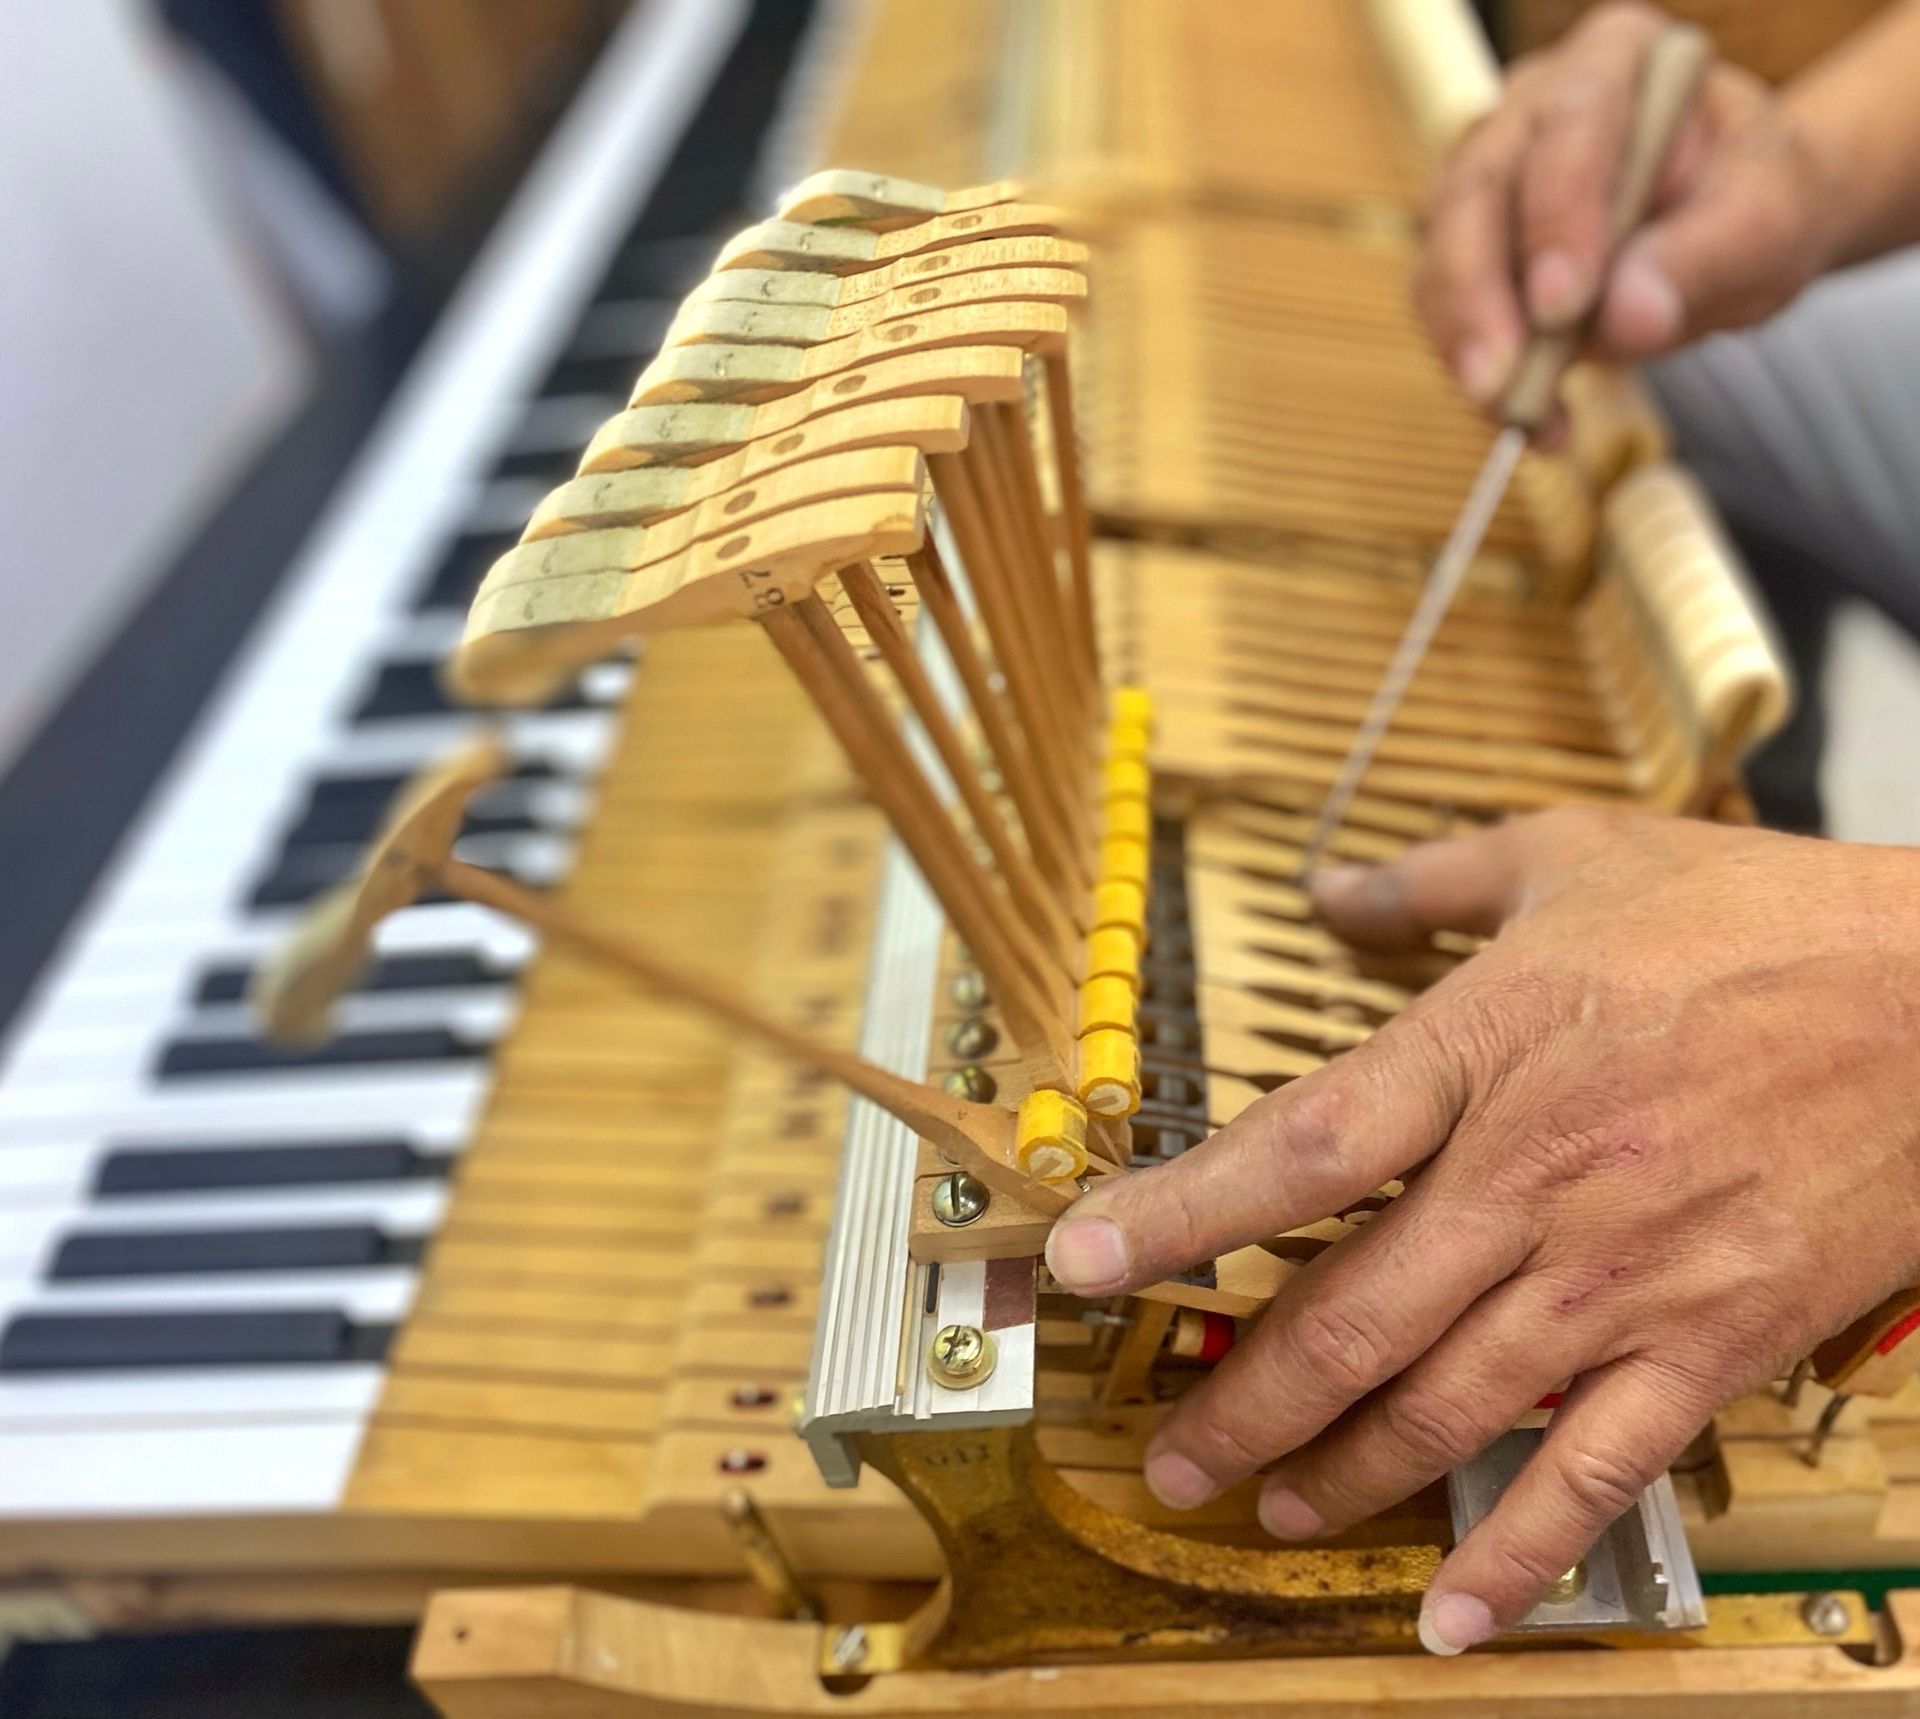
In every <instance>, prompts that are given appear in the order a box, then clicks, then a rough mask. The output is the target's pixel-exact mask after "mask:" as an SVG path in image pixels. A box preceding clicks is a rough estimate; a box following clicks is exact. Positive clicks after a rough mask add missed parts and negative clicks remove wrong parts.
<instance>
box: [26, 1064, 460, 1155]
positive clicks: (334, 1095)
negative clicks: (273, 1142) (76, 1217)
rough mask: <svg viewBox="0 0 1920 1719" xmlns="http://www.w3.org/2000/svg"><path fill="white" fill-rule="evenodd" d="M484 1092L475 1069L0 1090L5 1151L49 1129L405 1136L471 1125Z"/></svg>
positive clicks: (300, 1074)
mask: <svg viewBox="0 0 1920 1719" xmlns="http://www.w3.org/2000/svg"><path fill="white" fill-rule="evenodd" d="M486 1089H487V1072H486V1069H485V1068H484V1067H483V1066H481V1065H478V1064H472V1065H469V1064H458V1065H445V1066H443V1065H435V1066H433V1067H431V1068H420V1067H412V1066H409V1067H407V1068H404V1069H400V1068H391V1067H389V1068H383V1069H380V1070H378V1071H374V1072H368V1071H359V1072H355V1071H353V1070H334V1069H323V1070H318V1071H314V1072H304V1071H302V1072H297V1073H288V1074H281V1075H234V1076H228V1077H224V1078H209V1079H205V1080H195V1081H182V1082H180V1083H179V1084H178V1085H177V1086H173V1087H169V1088H167V1089H165V1090H143V1089H140V1088H137V1087H123V1088H120V1089H117V1090H108V1091H104V1092H103V1091H102V1090H100V1089H99V1088H97V1087H91V1086H89V1087H83V1088H80V1089H78V1090H76V1089H75V1088H73V1087H71V1086H67V1085H59V1086H33V1087H18V1088H16V1087H13V1086H11V1085H7V1086H0V1146H4V1145H5V1144H6V1143H7V1142H9V1141H12V1140H33V1139H36V1138H43V1137H44V1136H45V1134H46V1132H47V1129H48V1127H49V1126H50V1125H58V1126H60V1127H62V1128H63V1129H65V1128H81V1129H85V1130H87V1131H88V1132H93V1133H102V1134H104V1133H114V1134H128V1133H134V1132H140V1133H159V1132H163V1131H164V1132H170V1133H176V1134H177V1133H183V1132H187V1131H190V1130H199V1129H212V1128H219V1129H223V1130H228V1131H239V1130H243V1129H252V1128H258V1129H262V1130H267V1131H272V1130H276V1129H286V1130H289V1131H291V1130H294V1129H299V1130H302V1131H305V1130H310V1129H312V1127H313V1126H314V1124H315V1122H316V1120H318V1119H319V1118H322V1117H324V1118H325V1119H326V1122H327V1124H328V1126H329V1127H331V1128H335V1129H338V1130H339V1131H341V1132H342V1133H345V1132H348V1131H350V1130H357V1129H366V1128H378V1129H383V1130H385V1129H391V1130H393V1131H395V1132H398V1133H404V1132H405V1131H406V1130H407V1129H409V1128H411V1127H415V1126H418V1125H424V1124H430V1123H433V1122H442V1123H448V1124H452V1125H455V1126H459V1127H471V1126H472V1123H473V1119H474V1117H475V1116H476V1115H477V1113H478V1109H479V1106H480V1104H481V1102H482V1101H483V1100H484V1099H485V1097H486Z"/></svg>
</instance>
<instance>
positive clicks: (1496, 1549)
mask: <svg viewBox="0 0 1920 1719" xmlns="http://www.w3.org/2000/svg"><path fill="white" fill-rule="evenodd" d="M1578 1557H1579V1553H1578V1552H1575V1553H1573V1554H1572V1555H1571V1556H1563V1555H1560V1554H1559V1553H1557V1552H1556V1551H1555V1549H1554V1548H1553V1547H1551V1546H1542V1545H1537V1544H1535V1543H1534V1542H1532V1541H1530V1540H1524V1539H1514V1538H1513V1537H1512V1536H1511V1535H1508V1536H1504V1537H1502V1538H1501V1539H1498V1540H1496V1541H1495V1542H1494V1543H1493V1544H1492V1545H1490V1546H1488V1547H1487V1548H1486V1560H1487V1566H1488V1569H1487V1573H1488V1575H1489V1576H1490V1577H1491V1578H1492V1579H1493V1582H1494V1583H1495V1585H1496V1586H1497V1587H1498V1588H1499V1590H1500V1591H1502V1592H1504V1593H1513V1594H1524V1595H1526V1596H1527V1598H1528V1599H1529V1600H1531V1599H1533V1598H1535V1597H1536V1596H1537V1595H1538V1594H1539V1593H1540V1592H1541V1590H1542V1589H1544V1588H1546V1587H1547V1586H1548V1585H1549V1584H1550V1583H1552V1582H1556V1581H1558V1580H1559V1579H1560V1577H1561V1576H1563V1575H1564V1574H1566V1571H1567V1566H1568V1565H1569V1564H1572V1563H1574V1562H1575V1561H1576V1560H1577V1559H1578Z"/></svg>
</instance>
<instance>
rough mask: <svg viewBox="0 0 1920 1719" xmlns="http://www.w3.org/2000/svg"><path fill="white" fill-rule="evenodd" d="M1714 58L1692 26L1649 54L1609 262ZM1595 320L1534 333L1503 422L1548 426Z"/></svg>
mask: <svg viewBox="0 0 1920 1719" xmlns="http://www.w3.org/2000/svg"><path fill="white" fill-rule="evenodd" d="M1712 57H1713V44H1712V42H1710V41H1709V40H1708V38H1707V35H1706V32H1705V31H1703V30H1699V29H1696V28H1695V27H1694V26H1693V25H1691V24H1675V25H1673V26H1671V27H1670V28H1669V29H1668V30H1666V32H1665V33H1664V34H1662V35H1661V36H1660V38H1659V39H1658V40H1657V41H1656V42H1655V43H1654V44H1653V46H1652V47H1651V48H1650V49H1648V51H1647V63H1646V65H1645V67H1644V68H1643V69H1642V71H1641V74H1640V93H1639V97H1638V100H1637V102H1636V105H1635V108H1634V115H1633V130H1632V132H1631V134H1630V135H1629V137H1628V139H1627V155H1626V160H1625V161H1624V162H1622V164H1621V168H1620V179H1619V182H1618V184H1616V185H1615V187H1614V192H1613V211H1612V215H1611V218H1610V221H1609V225H1608V231H1607V253H1608V255H1609V257H1611V256H1612V254H1613V253H1614V252H1615V251H1617V250H1618V249H1619V248H1620V246H1621V245H1622V244H1624V243H1625V242H1626V240H1627V239H1629V238H1630V237H1631V236H1632V235H1633V233H1634V231H1635V229H1636V228H1638V227H1639V225H1640V224H1641V222H1643V221H1644V220H1645V219H1646V218H1647V211H1648V209H1649V207H1650V206H1651V204H1652V202H1653V190H1654V186H1655V185H1657V184H1658V183H1659V180H1660V170H1661V168H1662V167H1664V166H1665V165H1666V160H1667V156H1668V155H1669V154H1670V153H1671V152H1672V149H1673V140H1674V138H1675V137H1676V136H1677V135H1678V134H1679V131H1680V123H1681V121H1682V120H1684V119H1685V118H1686V116H1687V110H1688V108H1689V107H1691V106H1692V104H1693V92H1694V90H1695V89H1696V88H1697V87H1698V86H1699V83H1700V78H1701V75H1702V74H1703V73H1704V72H1705V71H1706V69H1707V63H1708V61H1709V60H1711V59H1712ZM1596 308H1597V302H1596ZM1592 319H1593V312H1592V311H1589V312H1588V313H1587V315H1586V316H1584V317H1582V318H1580V319H1579V320H1578V321H1577V322H1574V323H1572V324H1570V325H1569V326H1568V327H1566V328H1558V329H1539V330H1536V331H1535V333H1534V335H1533V338H1532V339H1531V340H1529V341H1528V342H1527V345H1526V348H1525V350H1524V351H1522V352H1521V354H1520V362H1519V363H1518V365H1516V366H1515V368H1514V373H1513V379H1512V381H1510V382H1509V383H1508V384H1507V391H1506V393H1505V394H1503V395H1502V396H1501V399H1500V408H1499V416H1500V421H1501V422H1502V423H1504V424H1509V425H1512V426H1515V427H1516V428H1519V429H1523V430H1526V431H1528V432H1532V431H1535V430H1538V429H1539V428H1540V427H1541V426H1542V425H1543V424H1544V423H1545V422H1546V421H1547V418H1548V416H1549V415H1550V414H1551V413H1552V411H1553V406H1554V402H1555V400H1556V399H1558V397H1559V393H1560V378H1561V377H1562V376H1563V375H1564V374H1565V373H1566V369H1567V366H1568V365H1569V364H1571V363H1572V362H1573V358H1574V355H1575V353H1577V352H1578V351H1579V350H1580V343H1581V342H1582V341H1583V340H1584V339H1585V338H1586V333H1587V328H1588V325H1589V324H1590V323H1591V321H1592Z"/></svg>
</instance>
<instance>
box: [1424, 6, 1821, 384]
mask: <svg viewBox="0 0 1920 1719" xmlns="http://www.w3.org/2000/svg"><path fill="white" fill-rule="evenodd" d="M1668 23H1669V20H1668V19H1666V18H1665V17H1664V16H1663V15H1662V14H1661V13H1659V12H1658V11H1656V10H1655V9H1654V8H1653V7H1651V6H1643V5H1635V4H1614V5H1608V6H1602V7H1598V8H1596V9H1595V10H1594V11H1592V12H1590V13H1588V14H1587V15H1586V16H1585V17H1584V18H1583V19H1582V20H1581V22H1580V23H1579V24H1578V25H1576V26H1575V28H1574V29H1572V30H1571V31H1570V32H1569V33H1568V34H1567V35H1566V37H1565V38H1563V39H1562V40H1561V41H1559V42H1556V43H1555V44H1554V45H1553V46H1551V47H1549V48H1547V49H1544V50H1542V51H1541V52H1539V53H1536V54H1530V55H1528V56H1527V57H1526V58H1524V59H1522V60H1521V61H1519V62H1518V63H1517V64H1516V66H1515V67H1514V70H1513V73H1512V75H1511V76H1510V78H1509V79H1508V82H1507V88H1506V93H1505V96H1504V98H1503V99H1502V101H1501V104H1500V106H1499V108H1498V109H1496V110H1495V112H1494V113H1493V114H1491V115H1490V116H1489V117H1488V118H1487V119H1486V120H1484V121H1483V122H1482V123H1481V124H1480V125H1478V126H1477V127H1476V128H1475V129H1474V130H1473V131H1472V132H1471V133H1469V135H1468V136H1467V137H1466V138H1465V139H1464V141H1463V142H1462V143H1461V144H1460V146H1459V147H1458V148H1457V149H1456V150H1455V152H1454V154H1453V156H1452V158H1451V159H1450V160H1449V162H1448V163H1447V166H1446V168H1445V170H1444V172H1443V173H1442V174H1441V176H1440V178H1439V180H1438V181H1437V183H1436V185H1435V188H1434V192H1433V196H1432V199H1431V201H1430V204H1429V206H1428V210H1427V222H1426V236H1425V241H1424V244H1423V247H1422V254H1421V261H1420V267H1419V271H1418V275H1417V277H1416V281H1415V289H1414V300H1415V304H1416V306H1417V308H1418V309H1419V312H1420V315H1421V318H1422V320H1423V321H1424V322H1425V323H1426V326H1427V330H1428V333H1429V334H1430V335H1431V336H1432V338H1433V341H1434V344H1435V346H1436V347H1437V349H1438V350H1439V352H1440V353H1441V355H1442V356H1443V357H1444V358H1445V359H1446V360H1447V362H1448V363H1449V364H1450V366H1451V367H1452V369H1453V371H1454V374H1455V375H1456V377H1457V378H1458V379H1459V382H1460V385H1461V387H1462V388H1463V389H1465V391H1466V392H1467V393H1468V394H1469V395H1470V396H1472V397H1473V398H1474V399H1476V400H1478V401H1479V402H1481V403H1482V404H1483V405H1485V404H1491V403H1492V402H1493V401H1494V400H1495V399H1496V398H1497V397H1498V395H1499V394H1500V392H1501V390H1502V388H1503V387H1504V385H1505V383H1506V381H1507V378H1508V375H1509V373H1510V372H1511V370H1512V367H1513V362H1514V359H1515V358H1516V356H1517V355H1518V353H1519V351H1520V348H1521V346H1522V344H1523V343H1524V341H1525V339H1526V335H1527V330H1528V328H1529V326H1530V324H1532V325H1537V326H1539V327H1542V328H1559V327H1564V326H1566V325H1568V324H1570V323H1572V322H1574V321H1576V320H1577V319H1579V318H1580V317H1582V316H1584V315H1586V314H1587V312H1588V311H1589V310H1591V309H1593V308H1594V307H1595V305H1596V304H1597V305H1598V315H1597V317H1596V319H1595V325H1594V331H1593V344H1594V347H1595V349H1596V350H1597V351H1598V352H1599V353H1601V354H1602V355H1604V356H1607V357H1611V358H1620V359H1638V358H1647V357H1651V356H1653V355H1654V354H1657V353H1662V352H1667V351H1670V350H1672V349H1673V348H1674V347H1676V346H1679V345H1682V344H1683V343H1685V342H1686V341H1689V340H1693V339H1696V338H1698V337H1699V336H1700V335H1702V334H1706V333H1708V332H1710V331H1712V330H1715V329H1724V328H1735V327H1740V326H1743V325H1745V324H1748V323H1753V322H1758V321H1760V320H1761V319H1762V318H1763V317H1766V316H1769V315H1771V314H1772V313H1773V312H1774V311H1776V310H1778V309H1779V308H1780V307H1781V306H1782V305H1784V304H1785V303H1787V301H1788V300H1789V299H1791V298H1793V297H1794V296H1795V295H1796V294H1797V293H1798V292H1799V291H1800V290H1801V288H1802V287H1804V286H1805V285H1806V284H1807V283H1808V282H1809V281H1811V280H1812V279H1813V278H1814V276H1815V275H1817V274H1819V273H1820V272H1822V271H1823V270H1824V269H1826V268H1828V267H1830V266H1832V264H1833V263H1834V262H1835V261H1836V260H1837V257H1836V248H1837V246H1838V245H1839V244H1840V242H1841V235H1840V233H1839V230H1838V215H1837V211H1838V209H1839V207H1840V202H1839V199H1838V198H1836V197H1835V196H1834V195H1833V181H1834V179H1835V178H1836V176H1837V173H1838V169H1837V168H1832V167H1829V166H1828V165H1827V164H1826V163H1825V161H1824V160H1823V159H1822V154H1821V150H1820V148H1819V147H1818V144H1817V143H1816V141H1815V139H1814V138H1813V137H1812V136H1811V135H1810V133H1809V130H1808V128H1807V127H1805V126H1803V125H1802V124H1800V123H1799V122H1798V121H1797V119H1796V116H1795V114H1794V111H1793V109H1792V106H1791V104H1790V103H1789V102H1788V101H1785V100H1783V99H1781V98H1779V97H1777V96H1775V95H1774V94H1773V92H1771V91H1770V90H1769V89H1768V88H1767V86H1766V85H1765V84H1763V83H1761V82H1760V80H1759V79H1757V78H1755V77H1753V76H1752V75H1751V74H1749V73H1747V72H1744V71H1742V70H1740V69H1739V68H1737V67H1735V66H1731V65H1728V64H1726V63H1725V62H1720V63H1717V64H1715V65H1714V66H1712V67H1711V69H1710V70H1709V71H1708V73H1707V75H1706V77H1705V78H1704V80H1703V81H1702V84H1701V87H1700V89H1699V92H1698V94H1697V95H1696V97H1695V100H1694V104H1693V108H1692V111H1691V113H1690V114H1689V116H1688V118H1687V120H1686V122H1685V124H1684V125H1683V127H1682V129H1681V132H1680V134H1679V137H1678V138H1677V139H1676V141H1675V144H1674V148H1673V152H1672V154H1671V155H1670V156H1669V158H1668V163H1667V168H1666V171H1665V173H1664V175H1663V176H1662V178H1661V181H1660V184H1659V187H1658V190H1657V192H1656V202H1655V209H1654V215H1653V218H1652V219H1651V220H1650V221H1649V222H1648V224H1647V225H1646V226H1645V227H1644V228H1643V229H1642V230H1641V231H1640V232H1639V234H1638V235H1637V236H1635V237H1634V238H1633V239H1631V240H1630V241H1629V242H1628V243H1627V244H1626V245H1625V246H1623V247H1622V249H1621V251H1620V254H1619V255H1618V256H1617V257H1616V258H1615V259H1614V260H1613V262H1612V266H1611V267H1610V268H1609V266H1608V259H1607V250H1608V245H1607V239H1608V230H1607V229H1608V219H1609V214H1608V211H1609V206H1610V204H1611V201H1612V196H1613V187H1614V182H1615V179H1616V178H1617V176H1618V172H1619V164H1620V161H1621V158H1622V156H1623V154H1624V152H1625V148H1626V138H1627V131H1628V127H1629V124H1630V121H1631V117H1632V113H1633V107H1634V101H1635V97H1636V92H1637V89H1638V84H1639V78H1640V72H1641V67H1642V66H1643V64H1644V62H1645V59H1646V55H1647V50H1648V48H1649V47H1650V46H1651V44H1652V43H1653V41H1654V40H1655V38H1656V37H1658V36H1659V34H1660V32H1661V31H1662V30H1663V29H1664V28H1666V27H1667V25H1668Z"/></svg>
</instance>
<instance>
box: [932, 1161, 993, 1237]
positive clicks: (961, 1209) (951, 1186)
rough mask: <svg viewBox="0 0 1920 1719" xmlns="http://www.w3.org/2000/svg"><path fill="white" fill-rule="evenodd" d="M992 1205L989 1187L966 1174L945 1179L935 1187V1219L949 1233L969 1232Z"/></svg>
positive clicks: (941, 1179) (962, 1171)
mask: <svg viewBox="0 0 1920 1719" xmlns="http://www.w3.org/2000/svg"><path fill="white" fill-rule="evenodd" d="M991 1202H992V1195H990V1194H989V1193H988V1192H987V1187H986V1184H985V1183H984V1182H982V1181H980V1180H979V1178H978V1177H975V1176H969V1175H968V1174H967V1173H966V1171H964V1170H956V1171H954V1173H953V1174H952V1175H951V1176H943V1177H941V1178H940V1180H939V1181H937V1182H935V1183H934V1185H933V1215H934V1217H935V1218H936V1219H938V1220H939V1222H941V1223H943V1224H945V1225H946V1226H947V1228H948V1229H950V1230H958V1229H964V1228H966V1226H967V1225H968V1224H970V1223H972V1222H973V1221H974V1220H975V1219H976V1218H978V1217H979V1216H980V1215H981V1214H982V1213H983V1212H984V1211H986V1209H987V1207H988V1205H989V1204H991Z"/></svg>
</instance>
